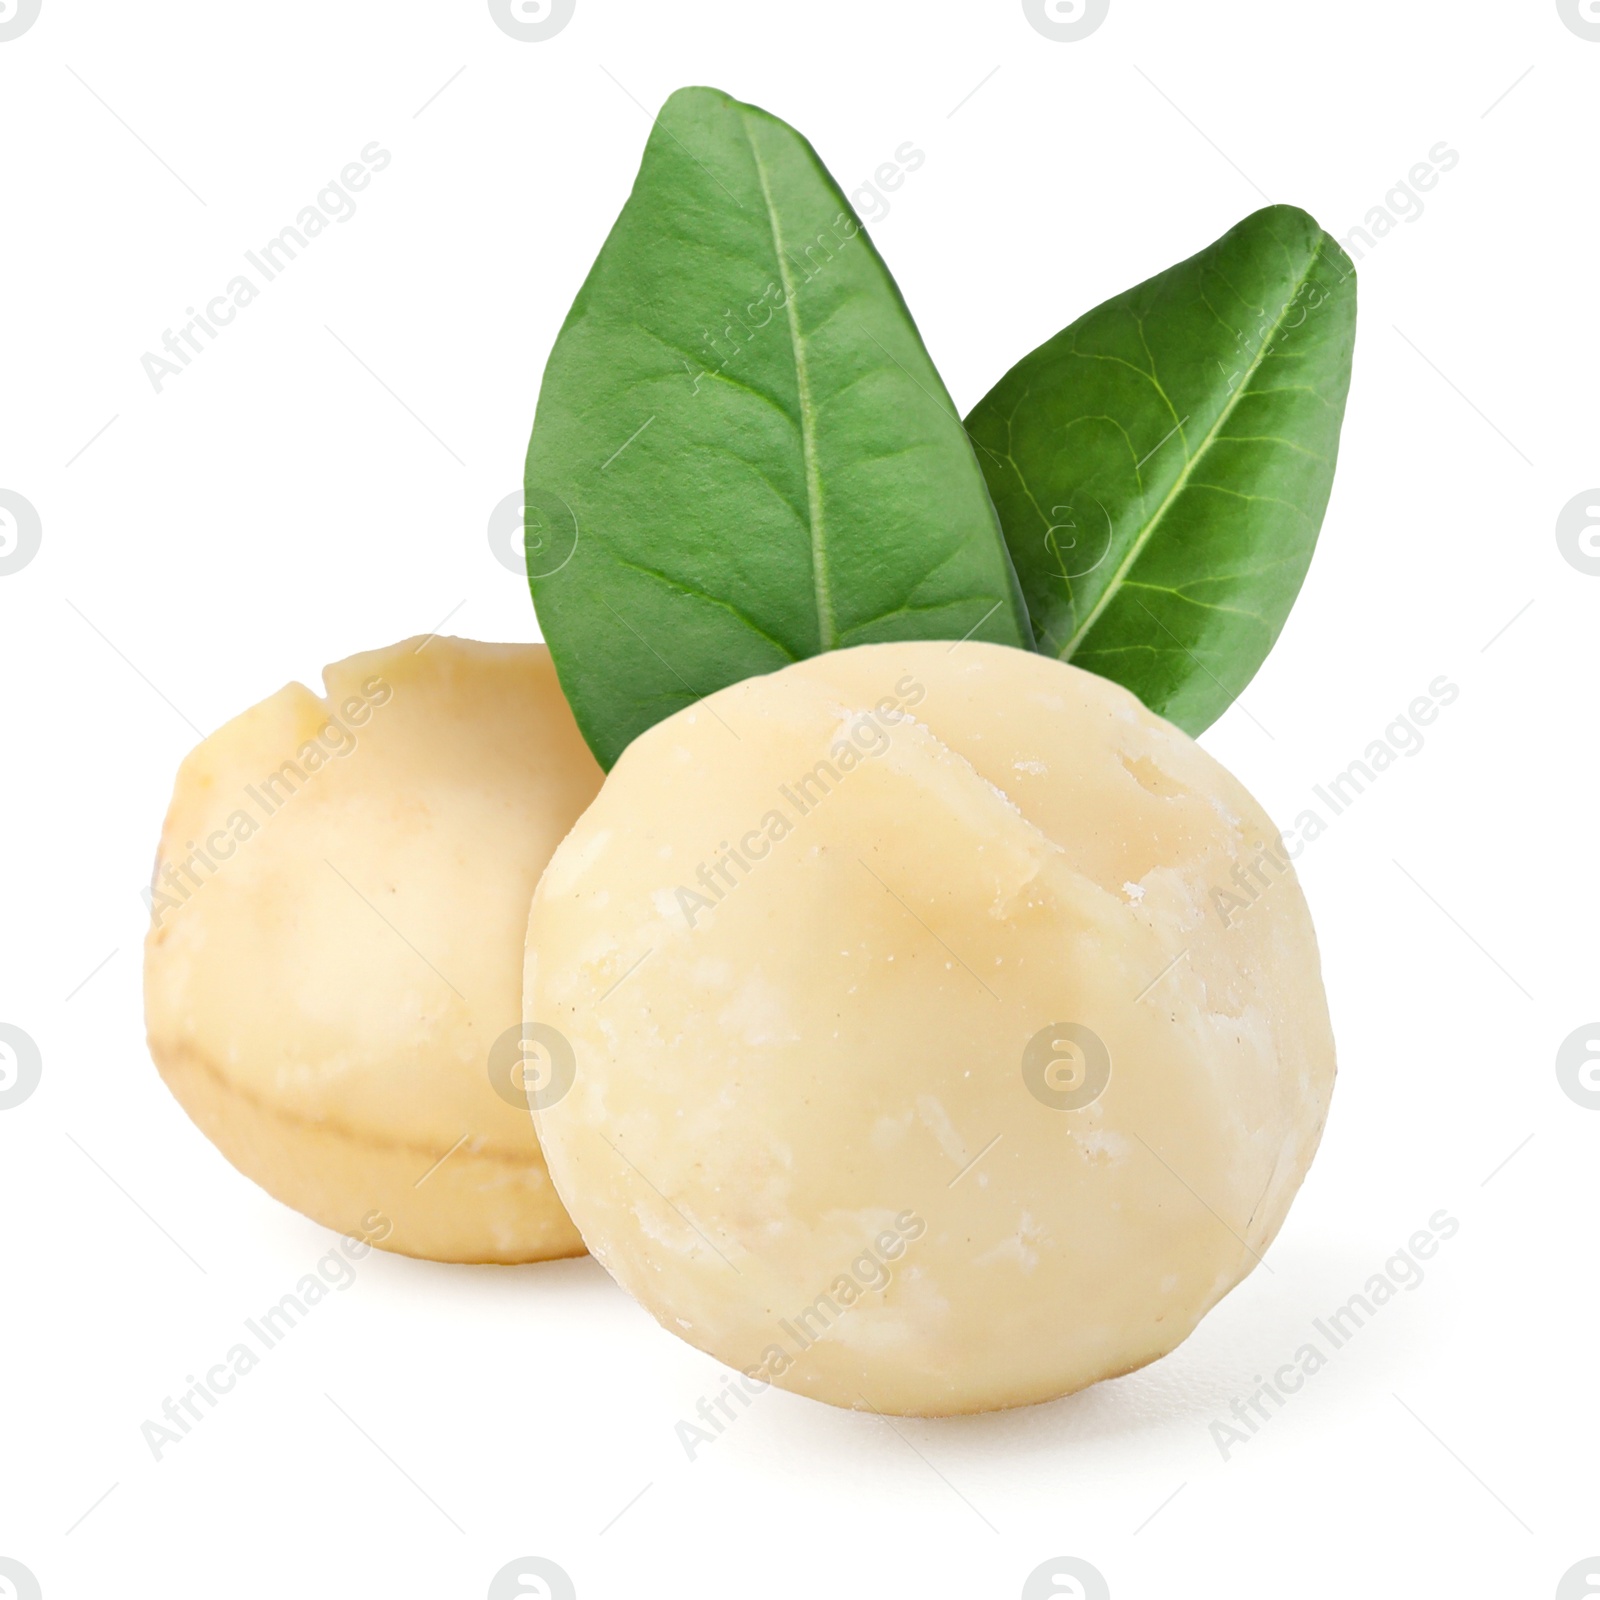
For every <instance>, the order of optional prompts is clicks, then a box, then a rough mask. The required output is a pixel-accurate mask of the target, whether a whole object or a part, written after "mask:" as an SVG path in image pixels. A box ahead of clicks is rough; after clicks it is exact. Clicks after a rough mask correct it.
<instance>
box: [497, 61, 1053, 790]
mask: <svg viewBox="0 0 1600 1600" xmlns="http://www.w3.org/2000/svg"><path fill="white" fill-rule="evenodd" d="M526 502H527V506H528V511H527V519H528V523H527V525H528V551H529V574H530V581H531V584H532V587H533V593H534V601H535V604H536V605H537V607H538V612H539V622H540V625H541V627H542V629H543V632H544V635H545V638H546V640H547V641H548V643H549V645H550V650H551V654H552V655H553V657H554V658H555V664H556V668H557V671H558V672H559V674H560V677H561V682H562V685H563V687H564V689H565V690H566V693H567V697H568V699H569V701H570V702H571V704H572V709H573V712H574V714H575V715H576V717H577V719H578V725H579V727H580V728H582V730H583V733H584V737H585V738H586V739H587V740H588V741H589V745H590V748H591V749H593V751H594V753H595V755H596V756H597V757H598V758H599V760H600V762H601V763H602V764H603V765H605V766H607V767H609V766H610V765H611V763H612V762H613V761H615V760H616V758H617V756H618V755H619V754H620V753H621V752H622V750H623V748H624V747H625V746H626V745H627V743H628V742H629V740H631V739H632V738H634V737H635V735H637V734H639V733H641V732H643V731H644V729H646V728H648V727H650V726H651V725H652V724H653V723H656V722H658V721H660V720H661V719H662V718H663V717H666V716H669V715H670V714H671V713H672V712H674V711H677V710H678V709H680V708H681V707H683V706H685V705H688V704H689V703H690V702H692V701H694V700H698V699H700V698H701V697H702V696H704V695H707V694H710V693H711V692H712V691H713V690H715V689H719V688H721V687H723V686H724V685H726V684H729V683H732V682H736V681H737V680H739V679H741V678H747V677H751V676H753V675H754V674H756V673H763V672H771V671H773V670H774V669H775V668H778V667H782V666H785V665H787V664H788V663H789V662H791V661H795V660H799V659H801V658H802V657H805V656H811V655H816V654H818V653H819V652H821V651H823V650H832V649H839V648H842V647H844V646H847V645H856V644H866V643H869V642H872V641H878V640H892V639H959V638H962V637H965V636H968V635H970V636H972V637H974V638H979V639H988V640H992V641H995V642H998V643H1001V644H1011V645H1019V646H1026V643H1027V641H1028V638H1029V635H1028V632H1027V614H1026V611H1025V609H1024V607H1023V602H1022V595H1021V591H1020V589H1019V588H1018V586H1017V580H1016V575H1015V573H1014V572H1013V571H1012V568H1011V563H1010V559H1009V558H1008V556H1007V554H1006V548H1005V542H1004V539H1003V537H1002V535H1001V532H1000V525H999V521H998V519H997V518H996V515H995V511H994V507H993V505H992V503H991V502H990V499H989V494H988V490H987V488H986V487H985V484H984V478H983V472H982V470H981V468H980V467H979V466H978V463H977V460H976V458H975V457H974V455H973V452H972V447H971V445H970V444H969V443H968V441H967V437H966V434H965V432H964V431H963V428H962V425H961V419H960V415H959V413H958V412H957V411H956V409H955V407H954V405H953V404H952V403H951V400H950V397H949V395H948V394H947V393H946V391H945V387H944V384H943V383H942V382H941V381H940V379H939V375H938V373H937V372H936V371H935V370H934V366H933V362H932V361H931V360H930V359H929V356H928V353H927V351H926V350H925V349H924V348H923V345H922V341H921V338H920V337H919V336H918V333H917V329H916V325H915V323H913V322H912V320H911V315H910V313H909V312H908V311H907V310H906V306H905V302H904V301H903V300H902V299H901V297H900V292H899V290H898V289H897V288H896V287H895V283H894V280H893V279H892V278H891V277H890V276H889V272H888V269H887V268H886V267H885V266H884V264H883V262H882V260H881V259H880V258H879V256H878V253H877V251H876V250H874V249H873V247H872V244H871V242H870V241H869V239H868V238H867V235H866V234H865V233H864V232H863V231H862V229H861V226H860V223H859V222H858V221H857V219H856V217H855V214H854V213H853V212H852V211H851V209H850V207H849V204H848V203H847V202H846V200H845V198H844V196H843V194H842V193H841V192H840V190H839V187H838V185H837V184H836V183H835V182H834V181H833V179H832V178H831V177H829V175H828V173H827V171H826V169H825V168H824V167H823V165H822V163H821V161H819V160H818V158H817V155H816V152H815V151H814V150H812V148H811V146H810V145H809V144H807V143H806V141H805V140H804V139H803V138H801V136H800V135H799V134H798V133H796V132H795V130H794V129H793V128H791V127H789V126H788V125H787V124H785V123H783V122H780V121H779V120H778V119H777V118H776V117H773V116H770V115H769V114H768V113H766V112H764V111H761V110H759V109H757V108H756V107H754V106H747V105H741V104H740V103H739V102H738V101H737V100H733V99H730V98H729V97H728V96H727V95H725V94H721V93H719V92H717V91H716V90H713V89H682V90H680V91H679V92H678V93H676V94H675V95H673V96H672V98H671V99H670V100H669V101H668V102H667V104H666V106H665V108H664V109H663V110H662V113H661V115H660V117H659V118H658V119H657V121H656V124H655V126H654V128H653V129H652V131H651V135H650V139H649V143H648V145H647V147H646V149H645V154H644V162H643V165H642V166H641V168H640V170H639V176H638V179H637V181H636V182H635V184H634V188H633V193H632V195H631V196H630V197H629V199H628V202H627V204H626V206H625V207H624V208H623V211H622V214H621V216H620V217H619V218H618V219H617V223H616V226H615V227H614V228H613V229H612V230H611V234H610V237H609V238H608V239H607V240H606V243H605V246H604V248H603V249H602V250H601V252H600V255H599V258H598V259H597V260H596V262H595V264H594V267H593V269H592V270H591V271H590V273H589V277H588V279H587V281H586V282H585V283H584V285H583V288H582V290H581V291H580V292H579V294H578V298H577V300H576V301H575V302H574V304H573V307H572V310H571V312H570V313H569V314H568V317H567V320H566V323H565V325H564V326H563V328H562V330H561V334H560V337H559V338H558V339H557V341H556V345H555V349H554V351H553V352H552V354H551V356H550V361H549V365H548V366H547V368H546V370H545V375H544V383H543V386H542V387H541V389H540V393H539V409H538V415H537V417H536V419H535V421H534V428H533V439H532V442H531V444H530V445H529V449H528V471H527V484H526Z"/></svg>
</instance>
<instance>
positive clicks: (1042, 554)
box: [967, 206, 1356, 734]
mask: <svg viewBox="0 0 1600 1600" xmlns="http://www.w3.org/2000/svg"><path fill="white" fill-rule="evenodd" d="M1355 328H1356V279H1355V268H1354V267H1353V266H1352V265H1351V263H1350V260H1349V257H1347V256H1346V255H1345V253H1344V251H1343V250H1341V249H1340V248H1339V246H1338V244H1337V243H1336V242H1335V241H1334V240H1333V239H1332V238H1330V237H1329V236H1328V235H1327V234H1326V233H1324V232H1323V231H1322V229H1321V228H1320V227H1318V226H1317V224H1316V223H1315V222H1314V221H1313V220H1312V219H1311V218H1310V217H1309V216H1307V215H1306V213H1305V212H1303V211H1297V210H1295V209H1294V208H1293V207H1291V206H1271V207H1268V208H1267V209H1266V210H1264V211H1258V212H1256V213H1255V214H1254V215H1253V216H1249V217H1246V218H1245V220H1244V221H1243V222H1241V223H1240V224H1239V225H1238V227H1236V228H1234V229H1232V230H1231V231H1230V232H1228V233H1225V234H1224V235H1223V236H1222V237H1221V238H1220V239H1218V240H1217V242H1216V243H1215V244H1213V245H1211V246H1210V247H1209V248H1208V249H1205V250H1202V251H1201V252H1200V254H1199V255H1196V256H1191V257H1190V258H1189V260H1187V261H1182V262H1180V263H1179V264H1178V265H1177V266H1175V267H1171V268H1169V269H1168V270H1167V271H1166V272H1163V273H1161V274H1159V275H1158V276H1156V277H1154V278H1151V279H1149V280H1148V281H1147V282H1145V283H1141V284H1140V285H1139V286H1138V287H1137V288H1134V289H1130V290H1128V292H1127V293H1126V294H1120V295H1118V296H1117V297H1116V298H1115V299H1113V300H1108V301H1106V302H1105V304H1104V305H1100V306H1096V307H1095V309H1094V310H1093V311H1090V312H1089V313H1088V314H1087V315H1085V316H1082V317H1080V318H1079V319H1078V320H1077V321H1076V322H1074V323H1073V324H1072V325H1071V326H1070V327H1067V328H1064V329H1063V330H1062V331H1061V332H1060V333H1058V334H1057V335H1056V336H1055V337H1054V338H1053V339H1049V340H1047V341H1046V342H1045V343H1044V344H1042V345H1040V346H1039V348H1038V349H1037V350H1035V351H1033V352H1032V353H1031V354H1030V355H1027V356H1025V357H1024V358H1023V359H1022V360H1021V361H1019V362H1018V363H1017V365H1016V366H1014V367H1013V368H1012V369H1011V370H1010V372H1008V373H1007V374H1006V375H1005V377H1003V378H1002V379H1001V380H1000V381H999V383H997V384H996V385H995V386H994V388H993V389H991V390H990V391H989V393H988V394H987V395H985V396H984V398H983V399H982V400H980V401H979V402H978V404H977V405H976V406H975V407H974V408H973V411H972V414H971V416H969V417H968V418H967V428H968V430H969V432H970V433H971V435H972V440H973V443H974V444H975V445H976V446H977V449H978V458H979V460H980V461H981V462H982V463H983V467H984V472H985V474H986V476H987V477H988V480H989V490H990V493H991V494H992V495H993V496H994V502H995V505H996V507H997V508H998V509H999V512H1000V520H1001V523H1002V524H1003V525H1004V527H1005V531H1006V542H1007V543H1008V544H1009V545H1010V547H1011V556H1012V559H1013V561H1014V562H1015V563H1016V568H1017V575H1018V577H1019V578H1020V579H1021V582H1022V589H1023V593H1024V595H1025V596H1026V597H1027V603H1028V611H1029V615H1030V618H1031V620H1032V623H1033V633H1034V637H1035V641H1036V644H1037V647H1038V648H1039V649H1040V650H1042V651H1045V652H1047V653H1049V654H1053V655H1056V656H1058V657H1060V658H1061V659H1062V660H1063V661H1067V660H1070V661H1072V662H1074V663H1075V664H1076V665H1078V666H1080V667H1086V668H1088V669H1089V670H1090V671H1091V672H1097V673H1099V674H1100V675H1101V676H1102V677H1107V678H1112V679H1115V680H1116V682H1118V683H1120V684H1123V685H1125V686H1126V687H1127V688H1129V689H1131V690H1133V692H1134V693H1135V694H1137V695H1138V696H1139V698H1140V699H1141V700H1143V701H1144V703H1145V704H1146V705H1147V706H1149V707H1150V708H1151V710H1153V711H1157V712H1159V713H1160V714H1161V715H1162V716H1164V717H1167V718H1168V719H1170V720H1171V721H1173V722H1175V723H1177V724H1178V726H1179V727H1181V728H1184V729H1186V730H1187V731H1188V732H1189V733H1191V734H1195V733H1199V732H1200V731H1201V730H1202V729H1204V728H1206V727H1208V726H1209V725H1210V724H1211V723H1212V722H1214V721H1215V720H1216V719H1217V717H1219V716H1220V715H1221V714H1222V712H1223V711H1225V710H1226V709H1227V707H1228V706H1229V705H1230V704H1231V703H1232V702H1233V700H1234V699H1235V697H1236V696H1237V695H1238V694H1239V692H1240V691H1241V690H1242V689H1243V688H1244V686H1245V685H1246V684H1247V683H1249V681H1250V679H1251V678H1252V677H1254V676H1255V672H1256V669H1257V668H1258V667H1259V666H1260V665H1261V663H1262V661H1263V660H1264V659H1265V657H1266V654H1267V652H1268V651H1269V650H1270V649H1271V648H1272V645H1273V643H1274V641H1275V640H1276V639H1277V637H1278V634H1279V632H1280V630H1281V629H1282V627H1283V623H1284V619H1285V618H1286V617H1287V616H1288V614H1289V608H1290V606H1291V605H1293V604H1294V598H1295V595H1296V594H1298V593H1299V590H1300V584H1301V581H1302V579H1304V577H1305V575H1306V568H1307V566H1308V565H1309V564H1310V561H1311V553H1312V550H1313V548H1314V547H1315V545H1316V541H1317V532H1318V530H1319V529H1320V528H1321V526H1322V514H1323V512H1324V510H1325V509H1326V508H1327V504H1328V492H1329V490H1330V489H1331V487H1332V484H1333V467H1334V460H1335V458H1336V457H1337V455H1338V450H1339V426H1340V423H1341V421H1342V420H1343V417H1344V404H1345V396H1346V394H1347V392H1348V391H1349V387H1350V356H1351V351H1352V349H1353V347H1354V344H1355Z"/></svg>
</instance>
